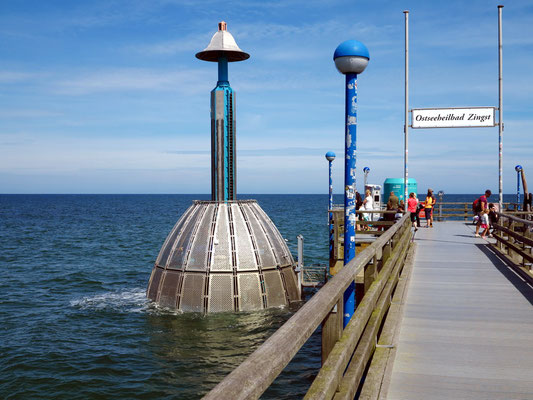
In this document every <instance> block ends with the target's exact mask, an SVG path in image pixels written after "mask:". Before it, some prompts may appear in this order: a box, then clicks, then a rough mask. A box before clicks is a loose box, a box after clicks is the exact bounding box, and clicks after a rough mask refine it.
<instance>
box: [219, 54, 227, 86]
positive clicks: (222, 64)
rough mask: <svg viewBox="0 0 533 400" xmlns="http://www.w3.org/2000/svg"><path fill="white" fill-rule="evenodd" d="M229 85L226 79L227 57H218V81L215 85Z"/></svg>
mask: <svg viewBox="0 0 533 400" xmlns="http://www.w3.org/2000/svg"><path fill="white" fill-rule="evenodd" d="M227 85H229V79H228V58H227V57H225V56H222V57H219V58H218V82H217V86H227Z"/></svg>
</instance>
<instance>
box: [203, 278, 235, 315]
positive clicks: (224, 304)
mask: <svg viewBox="0 0 533 400" xmlns="http://www.w3.org/2000/svg"><path fill="white" fill-rule="evenodd" d="M207 307H208V312H220V311H233V275H231V274H224V275H222V274H211V275H210V276H209V301H208V305H207Z"/></svg>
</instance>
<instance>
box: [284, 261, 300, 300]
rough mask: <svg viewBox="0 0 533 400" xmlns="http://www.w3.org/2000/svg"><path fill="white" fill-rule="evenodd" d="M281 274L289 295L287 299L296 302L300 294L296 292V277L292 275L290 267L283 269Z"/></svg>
mask: <svg viewBox="0 0 533 400" xmlns="http://www.w3.org/2000/svg"><path fill="white" fill-rule="evenodd" d="M281 272H282V273H283V278H284V280H285V286H286V289H287V292H288V294H289V299H291V300H293V301H294V300H298V299H299V297H300V294H299V291H298V282H297V281H296V275H295V274H294V271H293V269H292V265H291V266H289V267H285V268H283V269H282V270H281Z"/></svg>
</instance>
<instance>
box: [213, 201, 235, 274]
mask: <svg viewBox="0 0 533 400" xmlns="http://www.w3.org/2000/svg"><path fill="white" fill-rule="evenodd" d="M227 207H228V206H227V205H226V204H220V205H219V207H218V218H217V226H216V229H215V241H214V243H213V257H212V259H211V271H231V270H232V269H233V267H232V262H231V243H230V233H229V222H228V208H227Z"/></svg>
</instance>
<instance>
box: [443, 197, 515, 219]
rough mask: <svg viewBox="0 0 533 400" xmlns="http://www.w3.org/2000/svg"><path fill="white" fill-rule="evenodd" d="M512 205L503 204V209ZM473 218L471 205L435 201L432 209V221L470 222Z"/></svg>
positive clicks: (512, 205) (512, 204)
mask: <svg viewBox="0 0 533 400" xmlns="http://www.w3.org/2000/svg"><path fill="white" fill-rule="evenodd" d="M514 206H515V204H514V203H503V207H504V209H505V208H509V207H514ZM473 217H474V212H473V211H472V203H471V202H470V203H465V202H447V201H444V202H442V203H440V202H438V201H437V205H436V206H435V208H434V209H433V220H434V221H442V220H445V219H461V218H462V219H464V220H465V221H468V220H471V219H472V218H473Z"/></svg>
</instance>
